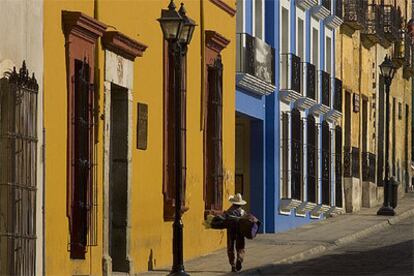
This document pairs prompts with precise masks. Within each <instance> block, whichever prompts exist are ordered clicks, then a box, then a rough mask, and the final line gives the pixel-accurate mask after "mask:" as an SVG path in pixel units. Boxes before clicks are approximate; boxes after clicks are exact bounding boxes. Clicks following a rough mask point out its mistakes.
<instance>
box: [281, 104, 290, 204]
mask: <svg viewBox="0 0 414 276" xmlns="http://www.w3.org/2000/svg"><path fill="white" fill-rule="evenodd" d="M281 150H282V198H288V197H289V192H288V191H289V188H288V185H289V177H288V173H289V170H288V167H289V166H288V161H289V115H288V113H287V112H283V113H282V148H281Z"/></svg>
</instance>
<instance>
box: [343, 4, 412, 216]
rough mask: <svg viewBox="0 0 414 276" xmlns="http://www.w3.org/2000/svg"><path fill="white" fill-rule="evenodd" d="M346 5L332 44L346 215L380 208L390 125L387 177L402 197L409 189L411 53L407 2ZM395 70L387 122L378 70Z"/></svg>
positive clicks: (408, 5)
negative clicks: (339, 84) (387, 61)
mask: <svg viewBox="0 0 414 276" xmlns="http://www.w3.org/2000/svg"><path fill="white" fill-rule="evenodd" d="M372 2H373V3H371V1H352V0H349V1H344V24H343V25H342V26H341V33H340V34H339V37H338V39H337V40H336V41H337V42H336V51H337V53H338V54H337V56H336V57H337V60H336V64H337V68H336V70H337V72H339V74H340V76H341V79H342V80H343V114H344V118H343V129H344V132H343V133H344V134H343V136H344V137H343V141H344V191H345V207H346V211H347V212H354V211H358V210H359V209H360V208H361V207H372V206H376V205H379V204H382V201H383V178H384V171H385V137H386V136H385V135H387V133H386V132H385V126H386V124H390V133H389V135H390V144H389V145H390V148H389V160H390V176H393V177H394V178H395V179H396V180H397V181H398V182H399V183H400V184H401V185H399V191H400V195H403V191H404V188H405V187H408V186H409V185H410V184H409V183H410V180H409V179H410V173H411V172H410V169H409V162H410V161H409V160H411V153H410V150H409V145H411V134H410V131H409V126H410V124H411V119H412V118H411V116H410V115H409V114H410V112H411V109H412V100H411V92H410V91H412V87H411V78H412V66H413V65H412V64H411V61H410V56H411V52H412V49H411V48H410V47H405V46H404V45H406V40H405V32H406V24H407V22H408V21H409V20H410V18H412V14H411V11H412V9H411V4H412V3H411V1H408V0H399V1H396V4H395V3H394V1H385V2H384V1H382V2H384V3H381V1H372ZM386 56H389V57H391V58H392V60H393V62H394V63H395V64H396V65H398V69H397V71H396V74H395V76H394V79H393V81H392V85H391V93H390V121H389V122H387V121H386V118H385V116H386V115H385V114H386V112H385V110H386V109H385V106H386V105H385V86H384V80H383V79H382V77H381V75H380V67H379V65H380V64H381V63H382V62H383V61H384V58H385V57H386Z"/></svg>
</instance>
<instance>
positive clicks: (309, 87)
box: [302, 62, 317, 100]
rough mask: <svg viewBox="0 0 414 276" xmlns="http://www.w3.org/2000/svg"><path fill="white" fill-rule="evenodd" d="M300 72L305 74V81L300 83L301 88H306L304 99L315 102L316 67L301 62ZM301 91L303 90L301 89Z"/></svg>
mask: <svg viewBox="0 0 414 276" xmlns="http://www.w3.org/2000/svg"><path fill="white" fill-rule="evenodd" d="M302 68H303V69H302V70H303V71H304V72H305V73H304V77H305V80H304V81H303V82H302V86H305V87H306V97H308V98H310V99H313V100H317V98H316V91H317V89H316V79H317V75H316V67H315V65H313V64H312V63H309V62H302ZM302 91H305V89H304V88H303V87H302Z"/></svg>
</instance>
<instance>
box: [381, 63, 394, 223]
mask: <svg viewBox="0 0 414 276" xmlns="http://www.w3.org/2000/svg"><path fill="white" fill-rule="evenodd" d="M380 70H381V75H382V76H383V78H384V82H385V105H386V115H385V116H386V117H385V121H386V123H385V125H386V127H385V176H384V203H383V205H382V207H381V208H380V209H379V210H378V212H377V215H380V216H394V215H395V211H394V209H393V208H392V206H391V204H390V201H391V199H390V197H391V194H392V193H391V189H392V187H391V185H392V184H391V183H392V182H393V181H394V178H393V177H391V178H390V164H389V160H388V155H389V142H390V141H389V132H390V124H389V121H390V86H391V82H392V79H393V78H394V74H395V71H396V67H395V66H394V64H393V63H392V61H391V58H390V57H388V56H386V57H385V59H384V61H383V62H382V63H381V65H380Z"/></svg>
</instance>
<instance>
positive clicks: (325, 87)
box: [320, 70, 331, 106]
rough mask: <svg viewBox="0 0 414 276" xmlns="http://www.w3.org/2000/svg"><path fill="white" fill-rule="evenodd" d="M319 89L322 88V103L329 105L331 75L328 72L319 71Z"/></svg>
mask: <svg viewBox="0 0 414 276" xmlns="http://www.w3.org/2000/svg"><path fill="white" fill-rule="evenodd" d="M320 80H321V89H322V102H321V103H322V104H323V105H326V106H330V104H329V103H330V99H331V96H330V94H331V77H330V75H329V73H328V72H325V71H322V70H321V71H320Z"/></svg>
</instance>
